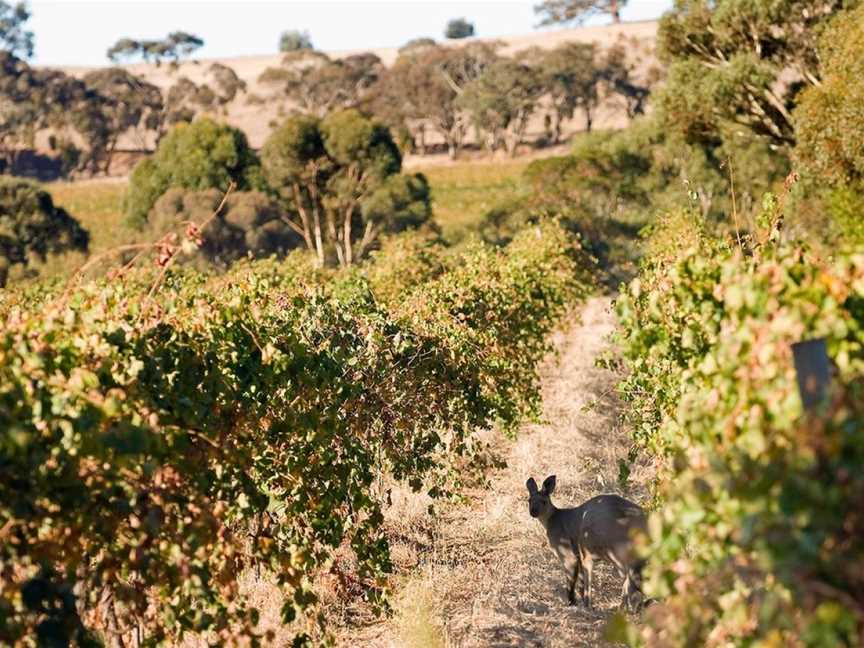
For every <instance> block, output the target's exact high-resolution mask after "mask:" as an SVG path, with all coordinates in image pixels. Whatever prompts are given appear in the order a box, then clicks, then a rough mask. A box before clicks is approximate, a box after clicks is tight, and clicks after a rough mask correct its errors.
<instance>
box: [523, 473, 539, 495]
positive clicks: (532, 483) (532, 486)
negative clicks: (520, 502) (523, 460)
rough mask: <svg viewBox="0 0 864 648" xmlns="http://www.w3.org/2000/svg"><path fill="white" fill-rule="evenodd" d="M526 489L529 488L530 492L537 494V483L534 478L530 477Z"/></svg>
mask: <svg viewBox="0 0 864 648" xmlns="http://www.w3.org/2000/svg"><path fill="white" fill-rule="evenodd" d="M525 486H526V488H528V492H529V493H531V494H532V495H534V493H536V492H537V482H536V481H534V478H533V477H530V478H529V479H528V481H527V482H525Z"/></svg>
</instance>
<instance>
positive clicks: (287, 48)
mask: <svg viewBox="0 0 864 648" xmlns="http://www.w3.org/2000/svg"><path fill="white" fill-rule="evenodd" d="M311 49H314V47H313V46H312V39H311V38H310V37H309V32H307V31H298V30H296V29H292V30H290V31H285V32H282V35H281V36H280V37H279V51H280V52H294V51H296V50H311Z"/></svg>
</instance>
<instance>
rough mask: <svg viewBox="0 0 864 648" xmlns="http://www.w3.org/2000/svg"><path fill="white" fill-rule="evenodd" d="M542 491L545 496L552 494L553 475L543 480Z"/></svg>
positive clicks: (553, 487) (553, 486)
mask: <svg viewBox="0 0 864 648" xmlns="http://www.w3.org/2000/svg"><path fill="white" fill-rule="evenodd" d="M543 490H544V491H546V494H547V495H551V494H552V491H554V490H555V475H549V476H548V477H547V478H546V479H544V480H543Z"/></svg>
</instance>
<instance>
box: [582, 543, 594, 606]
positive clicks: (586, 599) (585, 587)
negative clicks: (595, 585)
mask: <svg viewBox="0 0 864 648" xmlns="http://www.w3.org/2000/svg"><path fill="white" fill-rule="evenodd" d="M581 563H582V575H583V576H582V603H583V604H584V605H585V607H586V608H588V609H589V610H590V609H591V581H592V576H593V575H594V561H593V560H592V559H591V556H590V555H586V556H583V557H582V560H581Z"/></svg>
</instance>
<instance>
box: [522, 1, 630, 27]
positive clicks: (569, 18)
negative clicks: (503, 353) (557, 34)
mask: <svg viewBox="0 0 864 648" xmlns="http://www.w3.org/2000/svg"><path fill="white" fill-rule="evenodd" d="M626 4H627V0H543V2H541V3H540V4H538V5H536V6H535V7H534V12H535V13H537V14H539V15H540V16H541V18H542V22H541V24H543V25H553V24H556V23H569V22H577V23H582V22H585V21H586V20H588V19H589V18H591V17H592V16H595V15H597V14H608V15H609V16H611V17H612V22H614V23H620V22H621V9H623V8H624V6H626Z"/></svg>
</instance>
